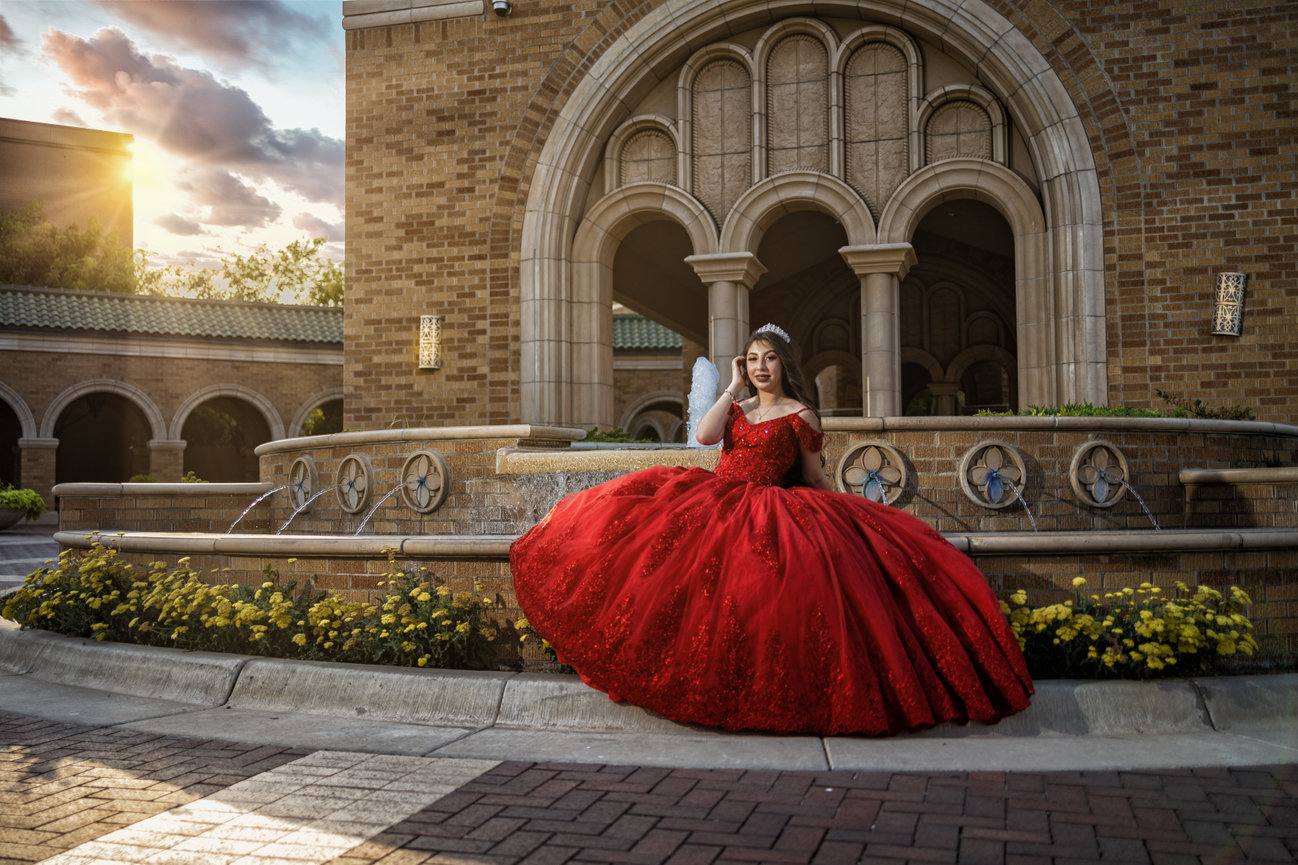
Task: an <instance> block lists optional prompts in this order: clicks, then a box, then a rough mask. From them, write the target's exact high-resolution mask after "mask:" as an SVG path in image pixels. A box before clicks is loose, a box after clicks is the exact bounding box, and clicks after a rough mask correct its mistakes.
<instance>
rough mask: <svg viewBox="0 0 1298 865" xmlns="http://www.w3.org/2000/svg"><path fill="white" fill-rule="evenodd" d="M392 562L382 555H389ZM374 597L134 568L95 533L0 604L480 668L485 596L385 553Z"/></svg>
mask: <svg viewBox="0 0 1298 865" xmlns="http://www.w3.org/2000/svg"><path fill="white" fill-rule="evenodd" d="M389 561H390V562H392V560H391V558H390V559H389ZM381 586H382V589H383V595H382V596H381V597H380V598H379V599H378V600H377V601H376V602H374V603H360V602H355V601H345V600H343V598H342V597H341V596H339V595H338V594H336V593H333V592H324V591H320V590H317V589H314V588H313V587H312V586H311V585H310V584H308V585H306V586H303V587H301V588H299V587H298V586H297V585H296V584H295V583H286V584H280V583H279V580H278V575H277V574H276V573H275V572H274V571H273V570H270V569H269V568H268V569H267V572H266V580H265V581H264V582H263V583H262V584H261V585H260V586H257V587H252V586H245V585H240V584H226V585H213V584H211V583H209V582H205V581H203V580H202V579H200V577H199V575H198V573H197V572H195V571H193V570H191V569H190V568H189V564H188V560H187V559H181V560H180V562H179V564H178V565H177V566H176V567H174V568H170V569H169V568H168V567H167V566H166V565H165V564H164V563H162V562H154V563H153V564H152V565H151V566H150V567H149V569H148V570H147V571H141V569H138V568H136V567H135V566H134V565H132V564H131V563H130V562H127V561H124V560H123V559H121V558H119V557H118V554H117V551H116V550H113V549H109V548H107V547H105V546H104V545H102V544H100V543H98V542H96V543H94V544H93V545H92V546H91V548H90V550H88V551H86V552H83V553H80V554H76V553H73V552H71V551H66V550H65V551H64V552H63V553H62V554H61V555H60V556H59V563H58V567H57V568H55V569H54V570H49V569H41V570H39V571H37V572H35V573H34V574H32V575H31V576H29V577H28V578H27V581H26V583H25V584H24V585H23V586H22V587H21V588H20V589H18V590H17V591H16V592H15V593H14V594H12V595H11V596H10V597H9V598H7V599H6V601H5V603H4V606H3V608H2V609H0V615H2V616H3V617H4V618H6V619H10V620H12V621H15V622H17V623H18V624H19V625H21V626H22V627H24V628H41V629H44V630H47V631H54V632H56V633H59V634H64V635H66V636H74V637H87V638H91V639H95V640H110V641H113V642H122V643H136V644H140V645H148V646H166V647H174V648H181V649H193V650H200V651H213V652H232V653H237V654H245V655H263V656H269V657H276V658H295V659H302V660H320V661H341V662H349V663H362V664H390V665H396V666H418V667H424V666H428V667H442V668H456V669H485V668H488V667H490V666H491V665H492V661H493V659H494V652H493V647H492V643H493V641H494V640H495V639H496V632H497V629H498V627H497V625H495V624H494V623H493V622H491V621H490V619H489V615H490V612H491V610H492V607H493V606H494V600H493V599H492V598H489V597H486V596H484V595H483V594H482V593H481V592H478V591H475V592H458V593H455V592H452V591H451V590H450V589H449V588H447V587H446V586H445V585H438V583H437V580H436V579H435V578H429V577H428V576H426V575H425V574H424V573H422V569H420V571H416V572H409V571H402V570H400V569H398V568H397V567H396V565H395V562H392V568H391V572H390V573H389V575H388V576H387V578H386V579H385V580H384V581H383V583H382V584H381Z"/></svg>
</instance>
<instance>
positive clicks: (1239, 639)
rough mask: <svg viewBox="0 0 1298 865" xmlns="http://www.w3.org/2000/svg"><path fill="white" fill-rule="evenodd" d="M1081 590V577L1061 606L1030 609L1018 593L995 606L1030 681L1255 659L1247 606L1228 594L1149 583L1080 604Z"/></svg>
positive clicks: (1176, 671) (1138, 675)
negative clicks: (1171, 593)
mask: <svg viewBox="0 0 1298 865" xmlns="http://www.w3.org/2000/svg"><path fill="white" fill-rule="evenodd" d="M1085 586H1086V580H1085V579H1084V578H1083V577H1077V578H1075V579H1074V580H1073V591H1074V600H1071V601H1064V602H1063V603H1058V604H1048V605H1046V606H1042V607H1032V606H1029V605H1028V599H1027V592H1025V591H1023V590H1021V589H1020V590H1019V591H1017V592H1015V593H1014V594H1013V595H1011V596H1010V604H1004V603H1003V604H1002V605H1001V606H1002V609H1003V610H1004V612H1005V613H1006V614H1007V615H1008V616H1009V618H1010V625H1011V627H1013V629H1014V633H1015V634H1016V635H1017V636H1018V639H1019V645H1020V646H1021V647H1022V649H1023V655H1024V657H1025V658H1026V659H1027V662H1028V669H1029V670H1030V671H1031V673H1032V675H1033V677H1034V678H1039V679H1058V678H1065V679H1071V678H1084V679H1104V678H1122V679H1149V678H1154V677H1158V676H1168V675H1193V674H1196V673H1201V672H1205V671H1210V670H1211V669H1213V668H1214V667H1215V666H1217V665H1219V664H1221V663H1222V662H1224V661H1225V660H1227V659H1229V658H1233V657H1235V656H1236V655H1248V656H1252V655H1253V654H1254V653H1256V652H1257V649H1258V646H1257V642H1256V641H1255V640H1254V639H1253V633H1252V632H1253V624H1252V622H1250V621H1249V619H1248V617H1247V616H1246V615H1245V614H1244V610H1245V609H1246V608H1247V606H1248V605H1249V604H1250V603H1252V601H1251V600H1250V599H1249V597H1248V595H1247V594H1245V593H1244V591H1243V590H1242V589H1240V588H1238V587H1236V586H1231V587H1230V589H1229V597H1225V596H1223V594H1222V593H1221V592H1219V591H1217V590H1216V589H1213V588H1211V587H1208V586H1198V587H1196V588H1194V589H1193V590H1191V589H1190V588H1189V587H1188V586H1186V585H1185V583H1182V582H1180V581H1177V583H1176V588H1177V591H1176V595H1175V597H1168V596H1166V595H1164V594H1163V591H1162V590H1161V589H1159V588H1158V587H1156V586H1153V585H1150V584H1149V583H1141V585H1140V588H1139V589H1131V588H1125V589H1119V590H1117V591H1114V592H1107V593H1105V594H1104V596H1103V597H1101V596H1100V595H1089V596H1083V594H1082V589H1083V588H1084V587H1085ZM1011 605H1013V606H1011Z"/></svg>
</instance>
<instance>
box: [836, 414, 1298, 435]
mask: <svg viewBox="0 0 1298 865" xmlns="http://www.w3.org/2000/svg"><path fill="white" fill-rule="evenodd" d="M821 426H822V427H824V429H825V431H826V432H848V433H860V432H870V433H880V432H915V431H921V430H939V431H941V430H974V431H984V432H991V431H995V430H1024V431H1044V430H1057V431H1066V432H1067V431H1078V432H1081V431H1097V432H1102V431H1114V432H1168V433H1170V432H1195V433H1234V434H1244V435H1273V436H1290V437H1298V426H1291V425H1289V424H1279V423H1271V422H1269V421H1247V420H1204V419H1201V418H1185V417H1072V416H1062V415H1040V416H1038V415H1012V416H1004V417H1002V416H988V417H964V416H950V417H947V416H944V417H827V418H822V419H821Z"/></svg>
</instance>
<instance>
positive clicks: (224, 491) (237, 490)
mask: <svg viewBox="0 0 1298 865" xmlns="http://www.w3.org/2000/svg"><path fill="white" fill-rule="evenodd" d="M273 489H275V484H269V483H262V482H260V481H258V482H253V481H249V482H246V483H201V484H182V483H174V484H170V483H121V484H108V483H65V484H56V485H55V486H54V497H55V498H63V499H67V498H103V499H107V498H121V497H123V496H131V497H135V496H252V497H254V498H255V497H257V496H259V495H261V494H262V493H266V492H270V491H271V490H273Z"/></svg>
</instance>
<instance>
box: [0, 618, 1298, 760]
mask: <svg viewBox="0 0 1298 865" xmlns="http://www.w3.org/2000/svg"><path fill="white" fill-rule="evenodd" d="M0 711H7V712H11V713H15V714H21V715H25V716H28V717H33V718H38V719H43V720H49V721H60V722H70V723H76V724H83V725H87V726H92V727H111V728H115V729H120V730H132V731H138V732H148V733H156V734H164V735H183V736H190V737H201V738H211V739H224V740H229V741H239V742H246V743H254V744H265V745H277V746H284V747H299V748H311V749H335V750H352V749H356V748H359V749H362V750H364V751H366V752H368V753H373V754H400V755H412V756H413V755H418V756H439V757H456V758H474V759H489V760H518V759H526V760H534V761H566V762H577V763H601V764H628V765H637V766H668V767H681V768H685V767H688V768H708V769H779V770H813V771H815V770H829V769H834V770H839V769H843V770H890V771H913V770H942V771H950V770H959V771H988V770H990V771H998V770H1003V769H1006V768H1010V767H1013V768H1015V769H1019V770H1029V769H1039V770H1058V769H1075V770H1098V769H1109V770H1114V769H1139V768H1150V767H1158V768H1165V767H1178V768H1188V767H1206V766H1239V765H1264V764H1298V724H1296V723H1295V719H1298V675H1275V676H1253V677H1222V678H1211V677H1210V678H1203V679H1180V680H1168V681H1161V682H1078V681H1045V682H1040V683H1038V693H1037V696H1036V698H1035V699H1034V701H1033V704H1032V706H1031V707H1030V708H1029V709H1028V710H1026V711H1024V712H1022V713H1020V714H1018V715H1016V716H1013V717H1011V718H1007V719H1006V720H1004V721H1002V722H1001V723H1000V724H997V725H994V726H986V725H981V724H970V725H967V726H956V725H950V724H947V725H941V726H939V727H936V728H934V729H932V730H927V731H924V732H922V733H915V734H907V735H899V736H893V737H889V738H885V739H880V738H864V737H819V736H776V735H764V734H737V733H726V732H722V731H718V730H713V729H708V728H702V727H694V726H687V725H682V724H677V723H674V722H671V721H668V720H665V719H663V718H661V717H658V716H655V715H653V714H651V713H649V712H646V711H644V710H642V709H639V708H637V707H635V706H631V705H627V704H618V703H613V702H612V701H610V700H609V699H608V698H607V697H605V696H604V695H603V694H602V693H600V692H598V691H595V690H592V689H590V688H588V687H586V686H585V685H584V684H582V683H581V681H580V680H579V679H577V678H576V677H573V676H554V675H540V674H522V673H507V672H464V671H438V670H421V669H415V668H396V667H373V666H363V665H350V664H330V663H317V662H303V661H285V660H275V659H267V658H254V657H248V656H239V655H221V654H215V653H204V652H184V651H179V650H174V649H159V648H151V647H144V646H131V645H125V644H119V643H96V642H94V641H90V640H80V639H70V638H65V637H60V636H58V635H55V634H50V633H47V632H42V631H18V630H15V629H13V628H12V627H10V628H7V629H0Z"/></svg>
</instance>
